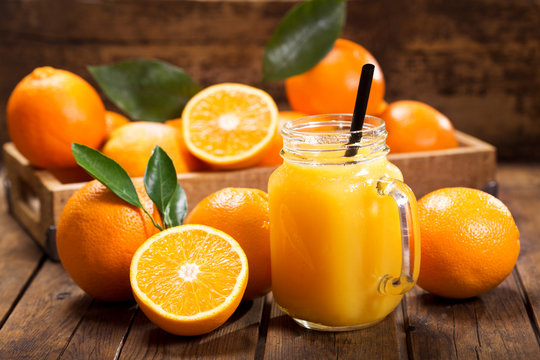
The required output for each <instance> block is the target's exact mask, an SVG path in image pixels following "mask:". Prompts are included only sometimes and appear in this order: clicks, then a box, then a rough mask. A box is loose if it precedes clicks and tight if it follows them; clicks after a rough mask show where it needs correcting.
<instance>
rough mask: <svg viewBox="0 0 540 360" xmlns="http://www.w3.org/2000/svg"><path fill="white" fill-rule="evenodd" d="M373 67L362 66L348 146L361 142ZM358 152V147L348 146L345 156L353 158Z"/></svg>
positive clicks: (368, 65) (369, 65) (370, 65)
mask: <svg viewBox="0 0 540 360" xmlns="http://www.w3.org/2000/svg"><path fill="white" fill-rule="evenodd" d="M374 70H375V65H373V64H365V65H364V66H362V74H361V75H360V82H359V83H358V92H357V93H356V103H355V104H354V112H353V116H352V122H351V137H350V138H349V144H355V143H358V142H360V140H362V132H360V130H362V127H363V126H364V118H365V117H366V109H367V104H368V100H369V90H370V89H371V81H372V80H373V71H374ZM357 151H358V146H350V147H349V148H348V149H347V151H346V152H345V156H354V155H356V153H357Z"/></svg>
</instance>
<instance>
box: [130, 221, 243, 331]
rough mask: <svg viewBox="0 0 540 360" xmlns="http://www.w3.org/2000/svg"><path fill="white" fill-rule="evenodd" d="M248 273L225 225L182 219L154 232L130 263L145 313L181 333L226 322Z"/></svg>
mask: <svg viewBox="0 0 540 360" xmlns="http://www.w3.org/2000/svg"><path fill="white" fill-rule="evenodd" d="M247 279H248V262H247V257H246V255H245V254H244V252H243V250H242V248H241V247H240V245H239V244H238V243H237V242H236V241H235V240H234V239H233V238H232V237H230V236H229V235H227V234H225V233H224V232H222V231H219V230H217V229H214V228H212V227H209V226H204V225H182V226H177V227H174V228H170V229H167V230H165V231H162V232H160V233H158V234H156V235H154V236H152V237H151V238H149V239H148V240H147V241H146V242H145V243H144V244H143V245H141V247H140V248H139V249H138V250H137V251H136V253H135V255H134V256H133V259H132V262H131V268H130V281H131V287H132V289H133V294H134V296H135V299H136V300H137V303H138V304H139V306H140V308H141V310H142V311H143V312H144V314H145V315H146V316H147V317H148V318H149V319H150V320H151V321H152V322H153V323H155V324H156V325H157V326H159V327H160V328H162V329H163V330H165V331H168V332H170V333H173V334H176V335H200V334H205V333H208V332H210V331H212V330H214V329H216V328H217V327H219V326H221V325H222V324H223V323H225V321H227V319H228V318H229V317H230V316H231V315H232V314H233V313H234V311H235V310H236V308H237V307H238V305H239V303H240V301H241V299H242V296H243V294H244V291H245V289H246V285H247Z"/></svg>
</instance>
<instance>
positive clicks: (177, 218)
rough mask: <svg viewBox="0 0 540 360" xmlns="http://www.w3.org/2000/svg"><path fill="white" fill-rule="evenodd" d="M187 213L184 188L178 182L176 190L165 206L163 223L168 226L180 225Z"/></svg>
mask: <svg viewBox="0 0 540 360" xmlns="http://www.w3.org/2000/svg"><path fill="white" fill-rule="evenodd" d="M186 213H187V199H186V193H185V192H184V189H182V187H181V186H180V184H177V185H176V190H175V192H174V194H173V196H172V198H171V200H170V201H169V203H168V204H167V207H166V208H165V223H166V224H167V225H168V226H169V227H173V226H179V225H182V223H183V222H184V217H185V216H186Z"/></svg>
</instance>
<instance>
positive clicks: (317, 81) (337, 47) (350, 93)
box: [285, 39, 385, 115]
mask: <svg viewBox="0 0 540 360" xmlns="http://www.w3.org/2000/svg"><path fill="white" fill-rule="evenodd" d="M367 63H371V64H373V65H375V72H374V73H373V82H372V83H371V92H370V95H369V102H368V107H367V113H368V114H375V113H376V112H377V110H378V109H379V106H380V103H381V101H383V99H384V90H385V84H384V77H383V73H382V70H381V67H380V66H379V64H378V63H377V60H375V58H374V57H373V55H371V54H370V53H369V51H367V50H366V49H365V48H364V47H362V46H361V45H358V44H356V43H354V42H352V41H349V40H345V39H337V40H336V42H335V43H334V46H333V48H332V49H331V50H330V52H329V53H328V54H327V55H326V56H325V57H324V58H323V59H322V60H321V61H320V62H319V63H318V64H317V65H315V67H313V68H312V69H310V70H308V71H307V72H305V73H303V74H300V75H296V76H292V77H290V78H288V79H286V80H285V90H286V92H287V98H288V99H289V104H290V105H291V107H292V109H293V110H295V111H298V112H303V113H306V114H309V115H315V114H336V113H347V114H352V113H353V111H354V104H355V101H356V93H357V91H358V82H359V80H360V74H361V72H362V66H364V64H367Z"/></svg>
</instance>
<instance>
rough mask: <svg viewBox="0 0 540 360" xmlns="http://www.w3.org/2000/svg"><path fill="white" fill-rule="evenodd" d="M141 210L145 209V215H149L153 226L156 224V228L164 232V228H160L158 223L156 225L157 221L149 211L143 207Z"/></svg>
mask: <svg viewBox="0 0 540 360" xmlns="http://www.w3.org/2000/svg"><path fill="white" fill-rule="evenodd" d="M141 209H143V211H144V213H145V214H146V215H148V217H149V218H150V220H152V224H154V226H155V227H157V228H158V229H159V231H163V228H162V227H161V226H159V224H158V223H156V221H155V220H154V217H153V216H152V215H150V213H149V212H148V211H146V209H145V208H144V206H143V207H141Z"/></svg>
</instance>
